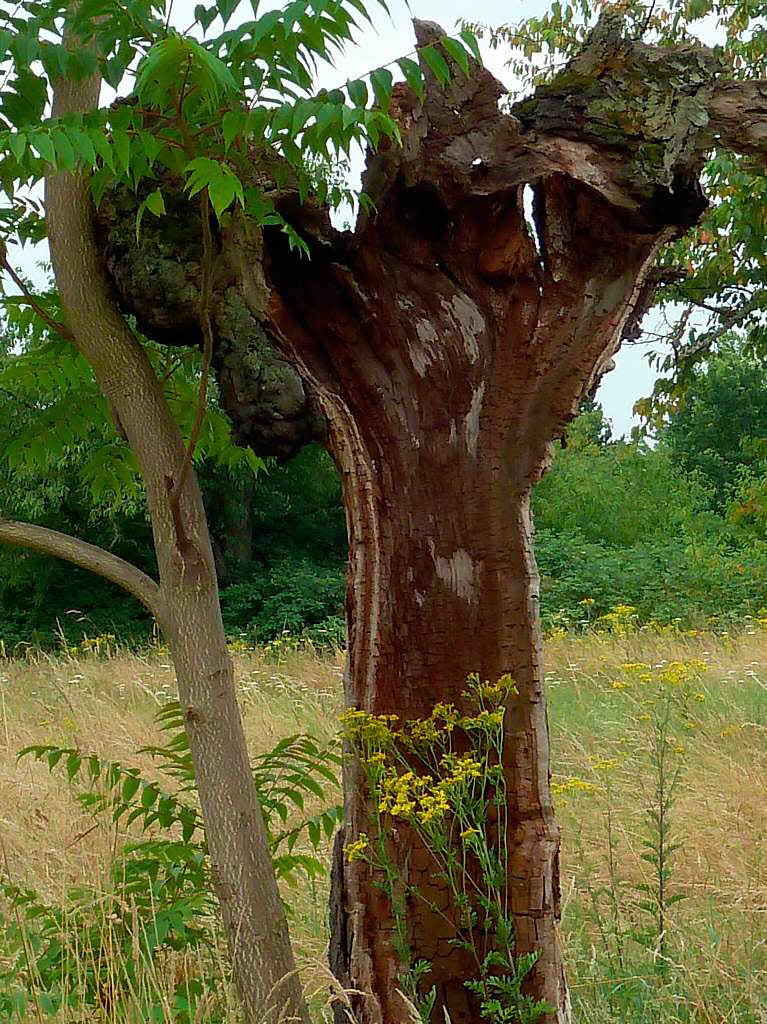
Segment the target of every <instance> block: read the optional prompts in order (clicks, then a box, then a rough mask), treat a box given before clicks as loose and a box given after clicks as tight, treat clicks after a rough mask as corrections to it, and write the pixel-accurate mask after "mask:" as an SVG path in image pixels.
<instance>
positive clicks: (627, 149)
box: [101, 13, 764, 1024]
mask: <svg viewBox="0 0 767 1024" xmlns="http://www.w3.org/2000/svg"><path fill="white" fill-rule="evenodd" d="M416 35H417V38H418V42H419V44H421V45H424V44H427V43H430V44H432V45H439V39H440V36H441V29H439V27H438V26H434V25H431V24H428V23H422V22H416ZM446 56H447V55H446ZM453 72H454V77H453V79H452V80H451V82H450V84H449V85H448V86H446V87H442V86H439V85H438V84H437V83H436V82H435V81H434V79H433V77H432V76H431V73H430V72H429V71H428V69H425V73H426V78H427V89H426V96H425V98H424V100H423V101H420V100H417V99H416V97H415V96H413V94H412V93H410V92H409V91H408V89H407V88H405V87H404V86H397V87H396V88H395V93H394V98H393V104H392V111H393V113H394V116H395V117H396V118H397V120H398V122H399V125H400V128H401V131H402V140H403V142H402V147H401V148H393V147H392V148H390V149H388V150H386V149H385V150H384V151H382V152H379V153H378V154H376V155H375V156H373V157H371V158H370V159H369V161H368V170H367V172H366V177H365V179H364V185H365V189H366V191H367V192H368V194H369V195H370V196H371V197H372V200H373V207H372V209H371V212H367V213H364V214H363V215H361V216H360V218H359V221H358V223H357V226H356V228H355V230H354V232H353V233H338V232H335V231H333V229H332V228H331V226H330V223H329V219H328V216H327V211H325V210H323V209H321V208H318V207H316V206H313V205H312V203H311V202H309V203H308V204H303V205H302V204H301V203H300V202H299V200H298V197H297V196H296V194H295V193H294V192H292V191H291V190H290V188H289V187H288V188H285V189H284V190H283V191H282V192H281V193H280V198H279V202H278V205H279V208H280V212H281V213H282V214H283V215H284V216H285V217H286V218H287V219H289V220H290V221H291V222H292V223H293V224H294V225H295V226H296V227H297V228H298V230H300V231H301V232H302V233H303V235H304V237H305V239H306V240H307V243H308V245H309V248H310V250H311V260H300V259H298V258H297V257H296V256H295V254H294V253H291V252H290V251H289V248H288V244H287V241H286V240H285V237H284V235H282V234H281V233H280V232H278V231H273V230H272V231H266V230H265V231H263V232H262V231H261V230H260V229H258V227H257V226H254V225H250V224H247V223H245V222H244V219H243V218H238V217H233V218H232V222H231V224H230V225H229V227H228V228H227V230H226V231H225V232H224V233H223V234H222V237H221V239H220V259H219V265H218V271H219V285H218V290H217V293H216V297H215V301H214V305H215V309H214V311H213V317H214V320H215V322H216V325H217V329H218V331H219V335H220V337H221V341H220V343H219V347H218V353H219V358H220V362H219V366H220V368H221V369H220V373H221V375H222V379H223V380H224V381H225V382H226V384H227V386H226V387H223V388H222V398H223V401H224V404H225V406H226V407H227V408H228V410H229V411H230V413H231V415H232V417H233V419H234V421H235V425H236V428H237V433H238V437H239V439H240V440H242V441H245V442H250V443H253V444H254V446H255V447H256V448H258V446H259V442H260V437H261V433H262V431H261V427H260V426H259V423H258V422H257V419H258V418H257V417H255V418H254V417H253V415H252V411H251V407H252V404H253V403H252V402H251V401H250V392H251V391H252V393H253V396H254V397H258V395H259V391H258V388H259V380H260V373H256V374H254V373H252V372H251V371H250V370H249V362H250V360H251V358H252V353H253V351H254V350H256V349H258V347H259V346H263V344H264V342H266V343H267V344H268V345H270V346H271V347H272V348H273V349H275V350H277V351H278V352H279V353H281V354H282V355H283V356H284V357H286V358H287V359H288V361H289V362H290V363H291V364H292V365H293V366H295V367H296V368H297V369H298V370H299V372H300V374H301V377H302V380H303V381H304V383H305V384H307V385H308V386H309V394H310V395H311V397H312V399H313V400H314V401H317V402H319V404H320V405H321V407H322V410H323V411H324V414H325V417H326V419H327V421H328V425H329V442H328V443H329V446H330V448H331V450H332V452H333V453H334V456H335V458H336V461H337V463H338V465H339V467H340V468H341V471H342V473H343V478H344V501H345V505H346V510H347V519H348V529H349V540H350V570H349V584H348V608H347V612H348V619H349V630H350V637H349V643H350V649H349V666H348V671H347V675H346V699H347V703H348V704H349V705H350V706H353V707H359V708H363V709H366V710H368V711H370V712H373V713H382V714H388V713H392V714H397V715H398V716H399V717H400V718H402V719H406V718H409V717H415V716H419V715H424V714H428V713H429V712H430V711H431V709H432V708H433V706H434V704H435V703H436V702H438V701H450V700H452V701H454V702H455V703H457V704H460V702H461V691H462V689H463V687H464V684H465V680H466V676H467V675H468V674H469V673H470V672H479V673H481V675H482V676H483V677H487V678H489V679H495V678H497V677H498V676H500V675H501V674H505V673H509V674H511V675H512V676H513V677H514V678H515V680H516V682H517V686H518V690H519V694H518V696H517V697H516V698H514V699H513V700H512V701H511V702H510V704H509V708H508V713H507V716H506V731H507V736H506V740H507V742H506V748H505V764H504V769H505V773H506V778H507V791H508V799H509V820H510V826H509V833H508V846H509V850H510V857H509V862H508V868H507V877H506V886H507V891H508V895H509V898H510V904H511V906H512V909H513V915H514V919H515V926H516V949H517V953H524V952H532V951H538V952H539V953H540V958H539V960H538V962H537V964H536V966H535V969H534V971H533V973H532V975H531V976H530V978H529V981H528V985H527V988H528V991H529V992H530V994H532V995H534V996H536V997H539V998H541V997H543V998H546V999H547V1000H548V1001H549V1002H550V1003H551V1004H552V1005H553V1006H554V1007H555V1011H554V1013H553V1014H552V1015H551V1024H554V1022H556V1024H568V1022H569V1021H570V1016H571V1015H570V1008H569V1000H568V995H567V988H566V984H565V981H564V972H563V968H562V957H561V951H560V950H559V947H558V945H557V939H556V921H557V915H558V887H559V880H558V836H557V830H556V825H555V822H554V817H553V812H552V807H551V795H550V788H549V780H548V736H547V728H546V712H545V703H544V696H543V687H542V669H541V655H540V627H539V619H538V582H537V574H536V570H535V564H534V560H533V554H532V538H531V524H530V511H529V502H530V491H531V488H532V486H533V485H534V483H535V482H536V480H537V479H538V478H539V476H540V474H541V473H542V472H543V470H544V468H545V465H546V462H547V458H548V450H549V444H550V442H551V440H552V439H553V438H555V437H557V436H559V435H560V433H561V431H562V428H563V426H564V425H565V424H566V423H567V422H568V420H569V419H570V418H571V417H572V416H573V415H574V413H575V411H576V410H577V406H578V402H579V400H580V399H581V397H582V396H583V395H584V394H585V393H588V391H589V388H590V387H591V386H592V385H593V382H594V380H595V379H596V378H598V377H599V375H600V373H601V372H602V370H603V369H604V367H605V365H606V363H607V361H608V360H609V359H610V357H611V356H612V355H613V354H614V352H615V351H616V349H617V347H618V346H619V344H620V341H621V337H622V335H623V333H624V332H628V331H630V330H634V329H635V326H636V322H637V321H638V319H639V318H640V317H641V315H642V313H643V312H644V311H645V309H646V307H647V304H648V302H649V299H650V297H651V294H652V287H650V281H649V278H648V273H649V269H650V267H651V265H652V263H653V260H654V258H655V256H656V254H657V252H658V250H659V248H660V247H661V246H662V245H663V244H664V243H665V242H666V241H667V240H668V239H670V238H671V237H674V236H675V235H678V234H680V233H681V232H682V231H683V230H684V229H685V228H686V227H688V226H690V225H691V224H693V223H694V222H695V221H696V220H697V218H698V217H699V216H700V214H701V213H702V212H703V210H704V209H705V206H706V202H705V199H704V198H703V196H702V193H701V190H700V187H699V184H698V174H699V172H700V169H701V166H702V162H703V158H704V155H705V154H706V153H707V152H708V151H710V149H711V147H712V145H713V144H714V140H715V139H719V140H720V141H726V144H727V145H731V146H733V147H734V148H736V149H738V148H740V149H744V150H745V151H751V150H754V151H756V150H758V149H759V147H760V146H762V142H761V141H760V139H759V135H758V131H757V126H756V124H755V122H754V121H753V120H749V121H747V122H746V123H745V126H744V127H743V129H742V131H740V133H739V132H738V131H737V130H736V127H735V124H736V121H735V119H734V117H733V110H734V109H735V107H737V102H740V100H743V99H744V97H743V95H742V93H743V90H740V91H738V89H737V88H734V87H732V83H730V84H729V85H728V83H717V82H716V81H715V79H716V75H717V73H718V66H717V64H716V60H715V58H714V56H713V55H712V54H711V53H710V52H709V51H706V50H704V49H703V48H695V47H679V48H670V47H663V48H654V47H651V46H646V45H645V44H643V43H642V42H641V41H637V40H634V39H626V38H623V36H622V35H621V22H620V16H619V15H616V14H614V13H613V14H608V15H606V16H605V17H604V18H603V19H601V20H600V22H599V24H598V26H597V28H596V29H595V31H594V32H593V33H592V35H591V36H590V38H589V40H588V42H587V44H586V46H585V47H584V49H583V51H582V52H581V53H580V54H579V55H578V56H577V57H576V58H575V59H574V60H573V61H572V62H571V63H570V65H568V67H567V68H565V70H564V71H563V72H562V74H561V75H560V76H559V77H558V78H556V79H555V80H554V82H553V83H551V84H550V85H548V86H546V87H544V88H541V89H539V90H538V91H537V92H536V94H535V95H534V96H533V97H531V98H530V99H529V100H526V101H524V102H522V103H520V104H518V105H517V106H515V107H513V108H512V109H511V112H510V113H503V112H502V111H501V110H499V98H500V97H501V95H502V93H503V90H502V88H501V87H500V86H499V84H498V83H497V82H496V81H495V80H494V79H493V78H492V76H491V75H489V74H488V73H487V72H485V71H483V70H481V69H477V68H475V69H474V71H473V74H472V75H471V76H470V77H469V78H468V79H467V78H462V77H461V76H460V72H459V71H458V69H457V68H455V67H454V66H453ZM736 93H737V96H738V97H740V100H738V101H737V102H736V101H735V100H734V99H733V96H735V95H736ZM751 93H753V95H751V94H749V95H750V99H749V97H746V98H745V99H746V100H747V104H746V105H748V103H752V104H757V105H758V104H759V103H761V101H760V100H759V99H758V95H757V93H758V89H757V90H756V92H754V90H753V89H752V90H751ZM749 109H751V107H749ZM754 109H756V108H754ZM756 116H757V115H756V114H755V115H754V117H756ZM758 117H759V118H761V119H762V120H761V121H760V123H763V117H764V112H763V111H762V108H761V107H759V113H758ZM528 188H529V190H530V195H531V196H532V214H531V211H530V208H528V207H527V206H526V204H525V193H526V189H528ZM118 205H119V203H118V204H115V206H114V208H113V211H112V213H110V214H109V216H106V215H105V216H104V217H102V222H101V232H102V234H101V239H102V244H103V246H104V249H105V252H106V256H107V260H108V263H109V265H110V267H111V268H112V270H113V274H114V278H115V282H116V284H117V287H118V288H119V290H120V294H121V298H122V301H123V302H124V303H125V305H126V306H127V307H129V308H131V309H132V310H133V311H135V312H136V314H137V316H138V318H139V321H140V322H141V323H142V325H144V329H145V330H147V332H148V333H149V334H152V333H153V332H154V333H157V332H159V334H160V335H163V331H166V332H167V325H165V324H164V321H163V318H160V319H158V315H157V313H156V308H155V307H156V302H154V301H153V298H152V295H153V293H152V289H151V288H150V287H148V286H147V283H146V280H145V278H146V273H145V271H144V269H143V268H144V267H145V266H146V260H147V256H149V258H154V257H153V256H152V254H151V241H150V240H148V241H146V242H142V243H141V245H143V246H147V247H150V248H145V249H142V248H141V246H139V247H135V245H134V243H133V241H132V238H133V232H132V230H128V228H129V227H131V224H130V222H124V223H122V224H121V223H120V215H119V211H118V210H117V207H118ZM115 211H117V212H115ZM530 215H532V221H533V223H529V222H528V217H529V216H530ZM151 230H156V231H160V230H167V229H165V228H161V227H157V226H155V227H152V226H150V227H148V228H147V232H149V231H151ZM165 251H166V252H167V251H169V250H168V248H167V246H166V249H165ZM183 258H186V259H188V256H186V257H184V256H183V254H178V255H171V256H169V257H168V258H167V259H168V261H169V262H170V263H171V264H172V265H173V266H175V265H176V264H177V263H179V262H181V261H182V259H183ZM171 269H172V268H171ZM233 294H235V295H236V296H238V302H239V304H240V306H241V307H245V308H246V309H247V313H248V315H247V316H246V317H239V318H238V320H237V323H238V325H241V326H240V327H239V328H238V330H232V329H231V323H233V321H232V320H231V318H230V317H228V314H227V309H228V305H231V296H232V295H233ZM167 298H168V301H169V303H170V305H171V307H172V308H171V309H170V310H168V309H166V310H165V311H164V313H163V317H164V319H165V320H167V319H168V316H169V315H171V316H172V315H173V311H174V310H178V311H179V313H180V315H181V316H183V315H184V308H185V306H184V304H183V303H182V302H181V301H180V297H179V300H178V302H176V301H175V299H174V298H173V295H172V293H171V292H168V295H167ZM243 325H244V326H243ZM266 440H267V442H268V443H271V437H270V436H269V435H267V438H266ZM345 792H346V807H347V822H346V836H345V840H346V842H347V843H348V842H351V841H353V840H354V839H355V838H356V836H357V834H358V833H359V832H360V831H367V829H368V823H367V807H366V804H365V794H364V787H363V786H362V785H361V780H360V778H359V777H358V776H357V775H356V774H355V770H354V769H353V768H351V769H349V771H348V773H347V778H346V786H345ZM397 855H398V857H399V860H400V865H399V866H400V871H401V874H402V876H403V879H404V880H405V882H406V883H412V884H418V883H419V882H423V881H424V880H425V877H426V874H427V873H428V871H429V862H428V857H427V855H426V853H425V851H423V850H421V849H419V848H418V846H417V844H416V843H415V842H414V840H413V839H412V838H407V837H405V836H404V835H403V836H402V842H401V843H400V844H399V845H398V848H397ZM366 872H367V868H366V867H365V865H364V864H361V862H359V861H356V862H353V863H344V862H343V859H342V858H341V859H337V861H336V863H335V868H334V878H335V883H336V884H335V898H334V907H335V914H334V927H335V933H334V936H333V940H332V953H333V962H334V968H335V970H336V973H337V974H338V976H339V978H340V979H341V980H342V981H343V982H344V983H345V984H347V985H349V986H350V987H351V988H352V989H354V990H355V991H356V992H357V993H360V994H358V995H356V996H355V997H354V1000H355V1011H356V1013H357V1016H358V1019H359V1021H360V1022H361V1024H395V1022H399V1021H403V1020H406V1019H407V1011H406V1009H405V1007H404V1006H403V1004H402V1001H401V999H400V998H399V996H398V995H397V992H396V989H397V987H398V983H397V980H396V976H397V973H398V970H399V964H398V963H397V962H396V958H395V955H394V951H393V949H392V944H391V941H390V939H391V920H390V915H389V911H388V909H387V907H386V901H385V900H384V898H383V897H382V896H381V894H380V891H379V890H378V889H377V888H376V886H375V884H374V880H373V879H371V878H370V877H369V876H368V874H367V873H366ZM411 909H412V915H411V919H410V929H411V935H410V939H411V947H412V955H413V958H414V959H415V960H417V959H421V958H423V959H427V960H430V961H431V962H432V964H433V974H432V975H430V976H428V977H427V979H426V987H427V988H428V987H430V986H431V984H432V983H435V984H436V985H437V988H438V995H439V1003H440V1005H441V1006H442V1007H444V1008H445V1009H447V1011H448V1012H449V1014H450V1017H451V1020H452V1024H460V1022H467V1021H470V1020H471V1021H474V1020H476V1019H477V1015H478V1013H477V1008H476V1006H471V1005H470V1004H469V1002H468V1000H467V995H466V991H465V988H464V986H463V982H464V981H465V980H467V979H468V978H471V977H472V976H475V975H476V969H475V968H474V967H473V966H472V965H467V963H466V962H465V961H464V959H463V954H462V953H461V952H460V951H457V950H455V948H453V947H452V946H450V945H449V944H448V942H447V939H448V938H449V935H447V934H445V932H444V931H443V930H442V929H441V926H440V924H439V922H438V920H437V919H436V918H433V917H432V916H431V915H430V914H429V913H428V912H425V911H424V910H423V908H422V907H420V906H416V905H415V904H413V905H412V907H411ZM437 1017H438V1019H441V1018H440V1017H439V1012H438V1013H437Z"/></svg>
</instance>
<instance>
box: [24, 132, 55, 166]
mask: <svg viewBox="0 0 767 1024" xmlns="http://www.w3.org/2000/svg"><path fill="white" fill-rule="evenodd" d="M30 142H31V144H32V146H33V147H34V148H35V149H36V150H37V152H38V154H39V155H40V157H41V158H42V159H43V160H45V162H46V163H47V164H50V165H51V166H52V167H54V168H55V166H56V150H55V149H54V147H53V142H52V141H51V137H50V135H48V133H47V132H35V133H34V135H33V136H32V138H31V139H30Z"/></svg>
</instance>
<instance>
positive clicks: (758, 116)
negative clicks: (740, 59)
mask: <svg viewBox="0 0 767 1024" xmlns="http://www.w3.org/2000/svg"><path fill="white" fill-rule="evenodd" d="M707 106H708V116H709V123H708V125H707V128H706V130H707V132H710V133H711V135H712V136H713V138H714V142H715V143H716V145H721V146H726V148H727V149H731V150H733V151H734V152H735V153H744V154H752V155H753V154H764V153H767V81H765V80H764V79H750V80H746V81H736V82H733V81H719V82H716V83H715V84H714V89H713V93H712V96H711V99H710V100H709V102H708V105H707Z"/></svg>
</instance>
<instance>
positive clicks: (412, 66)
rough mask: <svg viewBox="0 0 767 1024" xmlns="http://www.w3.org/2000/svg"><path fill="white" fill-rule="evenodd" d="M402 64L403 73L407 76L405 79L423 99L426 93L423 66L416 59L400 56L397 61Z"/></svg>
mask: <svg viewBox="0 0 767 1024" xmlns="http://www.w3.org/2000/svg"><path fill="white" fill-rule="evenodd" d="M397 64H398V65H399V66H400V69H401V71H402V74H403V75H404V76H405V81H406V82H407V84H408V85H409V86H410V88H411V89H412V91H413V92H414V93H415V95H416V96H417V97H418V99H419V100H422V99H423V97H424V93H425V91H426V90H425V86H424V81H423V72H422V71H421V66H420V65H419V64H418V63H416V61H414V60H411V59H410V58H409V57H400V59H399V60H398V61H397Z"/></svg>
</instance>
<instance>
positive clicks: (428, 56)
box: [420, 46, 450, 85]
mask: <svg viewBox="0 0 767 1024" xmlns="http://www.w3.org/2000/svg"><path fill="white" fill-rule="evenodd" d="M420 53H421V57H423V59H424V61H425V62H426V64H427V65H428V66H429V68H430V69H431V71H432V73H433V74H434V77H435V78H436V79H437V81H438V82H439V84H440V85H447V83H448V82H449V81H450V68H449V67H448V66H447V61H446V60H445V58H444V57H443V56H442V54H441V53H440V52H439V50H436V49H435V48H434V47H433V46H424V48H423V49H422V50H421V51H420Z"/></svg>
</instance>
